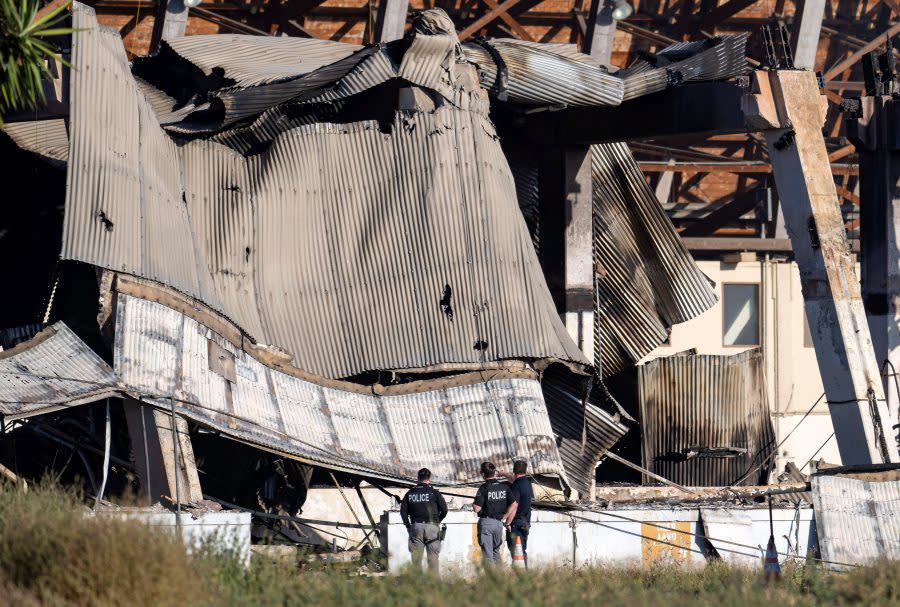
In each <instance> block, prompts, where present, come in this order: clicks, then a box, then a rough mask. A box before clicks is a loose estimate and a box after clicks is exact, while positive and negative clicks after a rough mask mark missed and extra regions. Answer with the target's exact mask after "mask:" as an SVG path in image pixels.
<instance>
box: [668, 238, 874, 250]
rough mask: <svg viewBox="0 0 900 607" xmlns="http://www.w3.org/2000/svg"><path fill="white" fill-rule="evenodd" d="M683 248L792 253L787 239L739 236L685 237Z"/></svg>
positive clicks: (852, 245)
mask: <svg viewBox="0 0 900 607" xmlns="http://www.w3.org/2000/svg"><path fill="white" fill-rule="evenodd" d="M682 240H683V241H684V246H686V247H687V248H688V250H689V251H707V252H712V251H760V252H769V253H793V249H792V248H791V241H790V240H789V239H787V238H756V237H746V238H745V237H740V236H715V237H685V238H682ZM850 250H851V251H852V252H858V251H859V242H858V241H853V242H851V243H850Z"/></svg>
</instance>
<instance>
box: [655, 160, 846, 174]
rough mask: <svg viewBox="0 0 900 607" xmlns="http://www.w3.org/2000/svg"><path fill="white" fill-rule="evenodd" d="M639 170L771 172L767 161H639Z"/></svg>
mask: <svg viewBox="0 0 900 607" xmlns="http://www.w3.org/2000/svg"><path fill="white" fill-rule="evenodd" d="M640 167H641V170H642V171H644V172H645V173H661V172H663V171H676V172H679V173H698V172H699V173H771V172H772V165H771V164H769V163H767V162H760V161H748V162H707V163H701V162H676V163H674V164H671V163H666V162H641V163H640ZM831 172H832V173H834V174H835V175H859V166H858V165H854V164H832V165H831Z"/></svg>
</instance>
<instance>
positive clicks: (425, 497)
mask: <svg viewBox="0 0 900 607" xmlns="http://www.w3.org/2000/svg"><path fill="white" fill-rule="evenodd" d="M409 501H411V502H413V503H414V504H421V503H423V502H430V501H431V495H430V494H428V493H410V494H409Z"/></svg>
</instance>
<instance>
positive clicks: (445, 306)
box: [440, 285, 453, 322]
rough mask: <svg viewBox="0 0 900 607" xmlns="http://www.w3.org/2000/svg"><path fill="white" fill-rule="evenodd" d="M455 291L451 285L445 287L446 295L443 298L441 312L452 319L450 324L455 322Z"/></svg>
mask: <svg viewBox="0 0 900 607" xmlns="http://www.w3.org/2000/svg"><path fill="white" fill-rule="evenodd" d="M452 298H453V289H451V288H450V285H444V294H443V295H442V296H441V302H440V303H441V312H443V313H444V315H445V316H446V317H447V318H449V319H450V322H453V305H452Z"/></svg>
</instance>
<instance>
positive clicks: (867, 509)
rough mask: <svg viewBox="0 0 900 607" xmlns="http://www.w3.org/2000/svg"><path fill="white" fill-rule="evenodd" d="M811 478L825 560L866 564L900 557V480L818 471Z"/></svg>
mask: <svg viewBox="0 0 900 607" xmlns="http://www.w3.org/2000/svg"><path fill="white" fill-rule="evenodd" d="M811 484H812V496H813V507H814V508H815V512H816V532H817V533H818V536H819V549H820V551H821V552H822V558H823V559H824V560H825V561H832V562H833V563H848V564H851V565H867V564H871V563H872V562H873V561H876V560H878V559H894V560H897V559H900V481H887V482H869V481H863V480H859V479H854V478H844V477H840V476H831V475H825V474H823V475H814V476H813V477H812V480H811Z"/></svg>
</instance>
